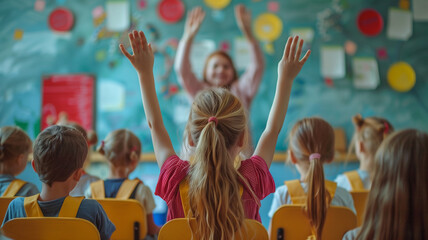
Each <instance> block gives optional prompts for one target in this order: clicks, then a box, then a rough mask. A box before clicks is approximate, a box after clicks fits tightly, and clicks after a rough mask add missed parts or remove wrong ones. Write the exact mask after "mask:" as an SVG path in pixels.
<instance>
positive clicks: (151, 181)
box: [17, 162, 358, 229]
mask: <svg viewBox="0 0 428 240" xmlns="http://www.w3.org/2000/svg"><path fill="white" fill-rule="evenodd" d="M356 168H358V162H349V163H331V164H328V165H325V167H324V170H325V177H326V179H328V180H334V179H335V178H336V176H337V175H338V174H340V173H343V172H345V171H350V170H353V169H356ZM159 171H160V170H159V167H158V165H157V163H154V162H144V163H140V164H139V165H138V167H137V169H136V170H135V171H134V172H133V173H132V174H131V175H130V178H135V177H138V178H140V179H142V180H143V181H144V183H145V184H146V185H147V186H149V187H150V189H151V190H152V192H153V193H154V191H155V187H156V183H157V179H158V176H159ZM270 171H271V174H272V176H273V179H274V181H275V184H276V186H277V187H279V186H281V185H282V184H284V181H285V180H291V179H296V178H299V174H298V172H297V170H296V169H295V167H294V166H292V165H289V164H284V163H281V162H273V163H272V166H271V167H270ZM87 172H88V173H90V174H92V175H95V176H98V177H100V178H106V177H107V175H108V166H107V164H106V163H102V162H97V163H92V164H91V165H90V166H89V167H88V169H87ZM17 178H20V179H22V180H25V181H29V182H32V183H34V184H36V186H37V187H38V188H39V189H41V186H42V184H41V182H40V181H39V179H38V177H37V175H36V173H35V172H34V171H33V168H32V167H31V164H30V163H29V164H28V165H27V167H26V169H25V170H24V171H23V172H22V173H21V174H20V175H18V176H17ZM272 197H273V194H271V195H269V196H268V197H266V198H265V199H263V200H262V201H261V203H262V206H261V208H260V215H261V218H262V223H263V225H264V226H265V227H266V229H267V228H268V226H269V221H270V219H269V217H268V215H267V214H268V212H269V209H270V205H271V203H272ZM155 202H156V205H157V206H156V209H155V210H154V212H153V216H154V219H155V222H156V224H158V225H161V224H163V223H164V222H165V218H166V211H167V207H166V203H165V202H164V201H163V200H162V199H161V198H160V197H158V196H155Z"/></svg>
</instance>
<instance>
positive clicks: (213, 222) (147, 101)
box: [120, 31, 310, 240]
mask: <svg viewBox="0 0 428 240" xmlns="http://www.w3.org/2000/svg"><path fill="white" fill-rule="evenodd" d="M129 40H130V42H131V46H132V50H133V55H131V54H129V53H128V52H127V51H126V50H125V49H124V47H123V45H120V48H121V50H122V52H123V54H124V55H125V56H126V57H127V58H128V59H129V60H130V62H131V63H132V65H133V66H134V67H135V69H136V70H137V73H138V76H139V79H140V87H141V94H142V100H143V105H144V111H145V113H146V118H147V121H148V125H149V127H150V131H151V134H152V140H153V146H154V151H155V155H156V160H157V162H158V165H159V167H160V169H161V172H160V175H159V181H158V184H157V187H156V192H155V194H156V195H159V196H160V197H161V198H163V199H164V200H165V201H166V202H167V204H168V215H167V220H171V219H174V218H183V217H189V218H190V217H194V218H196V222H197V224H198V226H197V228H196V229H193V230H194V231H195V233H196V234H197V236H198V238H199V239H210V240H213V239H233V238H234V237H235V233H236V232H238V233H237V234H241V233H239V231H238V230H239V229H240V227H241V226H242V224H243V221H244V219H245V218H250V219H256V220H258V221H260V215H259V213H258V212H259V208H260V200H261V199H263V198H265V197H266V196H267V195H269V194H270V193H272V192H273V191H274V190H275V184H274V181H273V178H272V176H271V174H270V172H269V167H270V164H271V162H272V159H273V155H274V151H275V145H276V141H277V139H278V134H279V132H280V130H281V128H282V125H283V122H284V118H285V114H286V112H287V106H288V100H289V97H290V92H291V86H292V82H293V79H294V78H295V77H296V76H297V74H298V73H299V72H300V70H301V68H302V67H303V64H304V63H305V61H306V59H307V58H308V56H309V54H310V52H309V51H308V52H307V53H306V55H305V56H304V57H303V59H302V60H300V55H301V52H302V45H303V41H300V42H299V41H298V37H294V38H289V39H288V42H287V45H286V48H285V51H284V56H283V58H282V60H281V61H280V63H279V64H278V83H277V88H276V93H275V98H274V102H273V105H272V108H271V112H270V115H269V118H268V122H267V126H266V129H265V131H264V132H263V134H262V136H261V138H260V140H259V142H258V145H257V147H256V150H255V153H254V156H252V157H251V158H249V159H246V160H243V161H241V164H240V166H239V167H238V169H236V168H235V167H234V160H235V158H236V157H237V156H238V154H239V153H240V151H241V149H242V147H243V146H244V145H245V138H246V137H247V136H245V129H246V128H247V127H246V124H247V119H246V116H245V108H244V106H243V105H242V103H241V102H240V101H239V100H238V99H237V98H236V97H235V96H233V94H231V93H230V92H229V91H228V90H226V89H217V88H213V89H211V88H209V89H206V90H203V91H201V92H200V93H199V94H198V95H197V96H196V97H195V99H194V102H193V104H192V108H191V111H190V115H189V121H188V123H187V127H186V136H187V140H186V141H188V143H189V145H190V146H193V147H194V152H193V153H192V154H191V157H190V159H189V161H185V160H181V159H180V158H179V157H178V156H177V155H176V153H175V151H174V149H173V147H172V144H171V140H170V138H169V135H168V132H167V131H166V129H165V126H164V124H163V121H162V115H161V111H160V108H159V103H158V100H157V96H156V90H155V85H154V77H153V63H154V57H153V52H152V49H151V46H150V44H148V43H147V40H146V37H145V36H144V33H143V32H141V31H140V32H137V31H134V32H132V33H130V34H129ZM296 49H297V51H296Z"/></svg>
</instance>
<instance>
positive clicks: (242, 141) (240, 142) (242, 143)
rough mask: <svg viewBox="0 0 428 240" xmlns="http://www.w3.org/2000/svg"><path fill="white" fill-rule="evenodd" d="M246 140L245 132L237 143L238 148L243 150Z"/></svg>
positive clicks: (240, 135)
mask: <svg viewBox="0 0 428 240" xmlns="http://www.w3.org/2000/svg"><path fill="white" fill-rule="evenodd" d="M244 139H245V131H244V132H242V133H241V134H239V138H238V142H237V144H238V147H240V148H242V147H243V146H244Z"/></svg>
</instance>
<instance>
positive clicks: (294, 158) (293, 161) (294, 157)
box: [288, 150, 297, 164]
mask: <svg viewBox="0 0 428 240" xmlns="http://www.w3.org/2000/svg"><path fill="white" fill-rule="evenodd" d="M288 155H289V156H290V160H291V163H292V164H296V163H297V159H296V156H294V153H293V151H291V150H288Z"/></svg>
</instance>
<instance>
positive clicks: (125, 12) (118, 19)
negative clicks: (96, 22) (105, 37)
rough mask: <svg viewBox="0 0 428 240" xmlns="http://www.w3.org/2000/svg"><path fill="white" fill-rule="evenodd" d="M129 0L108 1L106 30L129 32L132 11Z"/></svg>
mask: <svg viewBox="0 0 428 240" xmlns="http://www.w3.org/2000/svg"><path fill="white" fill-rule="evenodd" d="M129 8H130V7H129V2H128V0H114V1H111V0H110V1H107V3H106V14H107V24H106V28H107V30H109V31H112V32H120V31H124V30H127V29H128V28H129V25H130V22H131V16H130V9H129Z"/></svg>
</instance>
